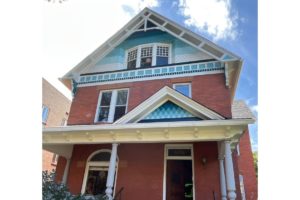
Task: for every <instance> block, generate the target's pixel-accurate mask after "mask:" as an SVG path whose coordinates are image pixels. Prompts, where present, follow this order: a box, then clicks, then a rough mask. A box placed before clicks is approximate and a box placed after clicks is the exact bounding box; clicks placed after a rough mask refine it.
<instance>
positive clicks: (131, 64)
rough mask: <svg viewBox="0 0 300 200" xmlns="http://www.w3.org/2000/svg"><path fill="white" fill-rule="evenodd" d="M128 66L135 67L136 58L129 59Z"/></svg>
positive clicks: (129, 67)
mask: <svg viewBox="0 0 300 200" xmlns="http://www.w3.org/2000/svg"><path fill="white" fill-rule="evenodd" d="M127 68H128V69H135V68H136V60H132V61H129V62H128V63H127Z"/></svg>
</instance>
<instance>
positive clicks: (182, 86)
mask: <svg viewBox="0 0 300 200" xmlns="http://www.w3.org/2000/svg"><path fill="white" fill-rule="evenodd" d="M173 88H174V89H175V90H176V91H178V92H180V93H181V94H183V95H185V96H187V97H192V92H191V84H190V83H178V84H174V85H173Z"/></svg>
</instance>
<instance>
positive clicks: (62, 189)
mask: <svg viewBox="0 0 300 200" xmlns="http://www.w3.org/2000/svg"><path fill="white" fill-rule="evenodd" d="M54 180H55V171H54V170H52V171H51V172H48V171H43V187H42V188H43V200H86V198H84V196H82V195H77V196H75V195H72V194H71V193H70V192H69V189H68V188H67V187H66V185H64V184H62V183H56V182H55V181H54Z"/></svg>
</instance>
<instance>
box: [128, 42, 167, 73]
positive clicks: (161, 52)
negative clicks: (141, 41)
mask: <svg viewBox="0 0 300 200" xmlns="http://www.w3.org/2000/svg"><path fill="white" fill-rule="evenodd" d="M169 63H170V45H168V44H159V43H153V44H148V45H139V46H137V47H134V48H132V49H129V50H128V52H127V68H128V69H135V68H140V67H141V68H143V67H151V66H159V65H167V64H169Z"/></svg>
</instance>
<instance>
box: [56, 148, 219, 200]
mask: <svg viewBox="0 0 300 200" xmlns="http://www.w3.org/2000/svg"><path fill="white" fill-rule="evenodd" d="M164 145H165V144H121V145H120V146H119V147H118V158H119V164H118V165H119V167H118V171H117V178H116V182H117V184H116V191H119V190H120V189H121V188H122V187H124V191H123V192H122V198H124V199H144V200H153V199H157V200H159V199H162V195H163V176H164ZM100 149H111V145H104V144H102V145H101V144H99V145H75V146H74V150H73V155H72V159H71V160H72V161H71V164H70V170H69V174H70V175H69V177H68V180H67V184H68V186H69V188H70V191H71V192H72V193H74V194H78V193H80V192H81V187H82V182H83V177H84V172H85V167H86V161H87V159H88V157H89V156H90V155H91V154H92V153H93V152H95V151H97V150H100ZM193 149H194V161H193V162H194V178H195V186H196V187H195V191H196V198H195V200H207V199H213V195H214V193H215V197H216V198H217V199H218V198H219V197H220V174H219V163H218V159H217V157H218V148H217V142H198V143H194V145H193ZM203 156H204V157H206V158H207V163H206V164H205V165H203V164H202V163H201V158H202V157H203ZM64 166H65V160H64V159H63V158H60V160H59V164H58V166H57V175H56V178H57V181H59V182H60V181H61V179H62V176H63V171H64Z"/></svg>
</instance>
